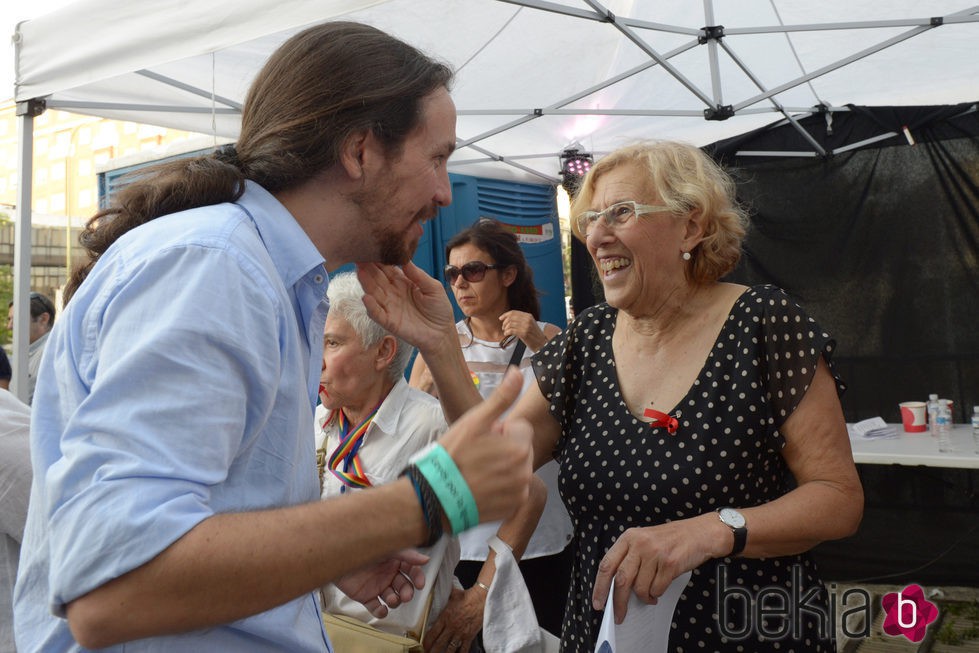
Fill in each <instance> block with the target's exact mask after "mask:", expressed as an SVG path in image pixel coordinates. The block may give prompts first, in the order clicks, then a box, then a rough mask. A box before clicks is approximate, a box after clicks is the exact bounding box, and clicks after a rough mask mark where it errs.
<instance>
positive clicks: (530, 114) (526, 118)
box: [457, 41, 698, 147]
mask: <svg viewBox="0 0 979 653" xmlns="http://www.w3.org/2000/svg"><path fill="white" fill-rule="evenodd" d="M697 45H698V43H697V42H696V41H692V42H690V43H687V44H685V45H681V46H680V47H678V48H675V49H673V50H670V51H669V52H668V53H666V55H665V56H666V58H667V59H669V58H672V57H675V56H677V55H678V54H682V53H684V52H686V51H687V50H691V49H693V48H695V47H696V46H697ZM656 65H657V62H655V61H649V62H647V63H644V64H642V65H639V66H635V67H634V68H630V69H629V70H627V71H625V72H622V73H619V74H618V75H616V76H614V77H611V78H609V79H606V80H605V81H604V82H601V83H599V84H595V85H594V86H590V87H588V88H586V89H584V90H582V91H579V92H577V93H575V94H574V95H570V96H568V97H566V98H563V99H561V100H558V101H557V102H555V103H554V104H551V105H550V106H548V107H546V108H543V109H528V110H519V111H518V113H519V115H522V116H523V118H521V119H519V120H514V121H511V122H509V123H507V124H505V125H500V126H499V127H496V128H494V129H491V130H489V131H486V132H482V133H481V134H477V135H476V136H472V137H470V138H467V139H464V140H460V141H459V142H458V143H457V147H468V146H469V145H470V144H471V143H478V142H479V141H481V140H485V139H487V138H490V137H491V136H496V135H497V134H500V133H502V132H505V131H508V130H510V129H512V128H514V127H519V126H520V125H522V124H524V123H527V122H530V121H531V120H535V119H537V118H539V117H541V116H543V115H546V114H547V113H549V112H553V111H556V110H560V109H561V107H563V106H565V105H568V104H571V103H572V102H577V101H578V100H580V99H582V98H585V97H588V96H589V95H591V94H592V93H597V92H598V91H601V90H602V89H605V88H608V87H609V86H613V85H615V84H618V83H619V82H621V81H622V80H623V79H628V78H629V77H632V76H633V75H638V74H639V73H641V72H643V71H645V70H649V69H650V68H652V67H653V66H656ZM471 111H472V113H468V112H467V110H465V109H460V110H457V114H458V115H460V116H461V115H492V113H487V114H480V113H477V112H478V111H480V110H479V109H474V110H471ZM587 111H588V110H582V111H578V110H575V111H573V113H575V114H579V113H580V114H582V115H585V114H586V113H587ZM596 111H598V112H599V114H601V110H596ZM496 113H497V114H499V115H506V113H507V112H504V113H499V112H496Z"/></svg>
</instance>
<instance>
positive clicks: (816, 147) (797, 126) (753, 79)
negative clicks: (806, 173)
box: [721, 43, 826, 156]
mask: <svg viewBox="0 0 979 653" xmlns="http://www.w3.org/2000/svg"><path fill="white" fill-rule="evenodd" d="M721 47H722V48H723V49H724V52H725V53H726V54H727V56H728V57H730V58H731V61H733V62H734V63H735V64H736V65H737V66H738V68H740V69H741V71H742V72H743V73H744V74H745V75H747V77H748V79H750V80H751V82H752V83H753V84H754V85H755V86H757V87H758V90H760V91H762V92H765V91H766V90H767V89H766V88H765V85H764V84H763V83H762V81H761V80H760V79H758V78H757V77H756V76H755V74H754V73H753V72H751V69H750V68H748V66H747V65H745V63H744V61H742V59H741V57H739V56H738V55H737V54H736V53H735V52H734V50H733V49H732V48H731V46H730V44H728V43H721ZM768 100H769V101H770V102H771V103H772V105H774V106H775V108H776V109H777V110H778V111H779V113H781V114H782V115H783V116H785V119H786V120H788V121H789V123H790V124H791V125H792V127H794V128H795V130H796V131H797V132H799V134H800V135H801V136H802V138H804V139H805V140H806V142H807V143H809V145H811V146H812V148H813V149H814V150H816V152H817V153H818V154H819V155H820V156H826V149H825V148H824V147H823V146H822V145H820V144H819V142H818V141H817V140H816V139H815V138H813V137H812V135H811V134H810V133H809V132H807V131H806V128H805V127H803V126H802V125H800V124H799V122H798V121H797V120H796V119H795V118H793V117H792V116H791V115H789V113H788V112H787V111H786V110H785V108H784V107H783V106H782V105H781V104H779V102H778V101H777V100H776V99H775V98H772V97H770V98H768Z"/></svg>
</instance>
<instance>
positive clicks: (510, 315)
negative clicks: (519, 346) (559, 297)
mask: <svg viewBox="0 0 979 653" xmlns="http://www.w3.org/2000/svg"><path fill="white" fill-rule="evenodd" d="M500 325H501V326H502V328H503V336H504V338H505V337H507V336H516V337H518V338H520V339H521V340H523V341H524V343H525V344H526V345H527V347H529V348H530V350H531V351H537V350H538V349H540V348H541V347H543V346H544V345H545V344H547V340H548V338H547V336H545V335H544V332H543V331H541V328H540V327H539V326H537V320H535V319H534V316H533V315H531V314H530V313H524V312H523V311H516V310H514V311H507V312H506V313H504V314H503V315H501V316H500Z"/></svg>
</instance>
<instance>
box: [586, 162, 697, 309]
mask: <svg viewBox="0 0 979 653" xmlns="http://www.w3.org/2000/svg"><path fill="white" fill-rule="evenodd" d="M630 200H631V201H634V202H638V203H640V204H650V205H654V206H658V205H661V204H662V201H661V200H660V198H659V196H658V195H657V194H656V193H655V192H654V191H652V190H651V189H650V187H649V183H648V182H646V180H645V179H644V176H643V175H642V174H641V170H640V169H639V168H638V167H637V166H635V165H621V166H619V167H617V168H614V169H612V170H609V171H608V172H606V173H605V174H603V175H602V176H601V177H599V178H598V179H597V180H596V181H595V193H594V196H593V199H592V206H591V207H589V208H590V209H591V210H593V211H602V210H604V209H606V208H607V207H609V206H611V205H613V204H615V203H616V202H625V201H630ZM684 223H685V221H684V220H678V219H677V217H676V216H674V215H673V214H671V213H658V212H654V213H647V214H644V215H639V216H633V217H631V218H630V219H629V220H628V221H627V222H626V223H625V224H622V225H617V226H615V227H609V226H608V225H607V224H606V223H605V221H604V220H599V221H597V222H596V223H595V224H594V225H593V226H592V227H591V229H590V230H589V233H588V238H587V239H586V241H585V242H586V245H587V247H588V252H589V253H590V254H591V256H592V260H593V261H594V263H595V267H596V269H597V270H598V273H599V277H600V278H601V280H602V287H603V288H604V290H605V299H606V301H608V303H609V305H610V306H613V307H615V308H619V309H622V310H626V311H628V312H629V313H632V314H634V315H641V314H642V313H643V312H644V311H645V310H647V309H648V308H649V307H650V306H653V305H656V304H658V300H661V299H662V298H663V297H664V296H665V294H664V293H669V292H670V291H671V290H672V289H674V288H676V286H677V285H678V284H683V283H685V277H684V267H683V263H684V262H683V259H682V258H681V251H680V250H681V242H682V240H683V235H684Z"/></svg>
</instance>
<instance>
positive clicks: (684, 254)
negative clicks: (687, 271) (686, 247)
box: [682, 252, 690, 261]
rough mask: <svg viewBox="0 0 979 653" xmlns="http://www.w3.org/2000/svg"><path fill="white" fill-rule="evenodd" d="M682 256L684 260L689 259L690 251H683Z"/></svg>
mask: <svg viewBox="0 0 979 653" xmlns="http://www.w3.org/2000/svg"><path fill="white" fill-rule="evenodd" d="M682 258H683V260H684V261H689V260H690V252H684V253H683V257H682Z"/></svg>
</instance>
